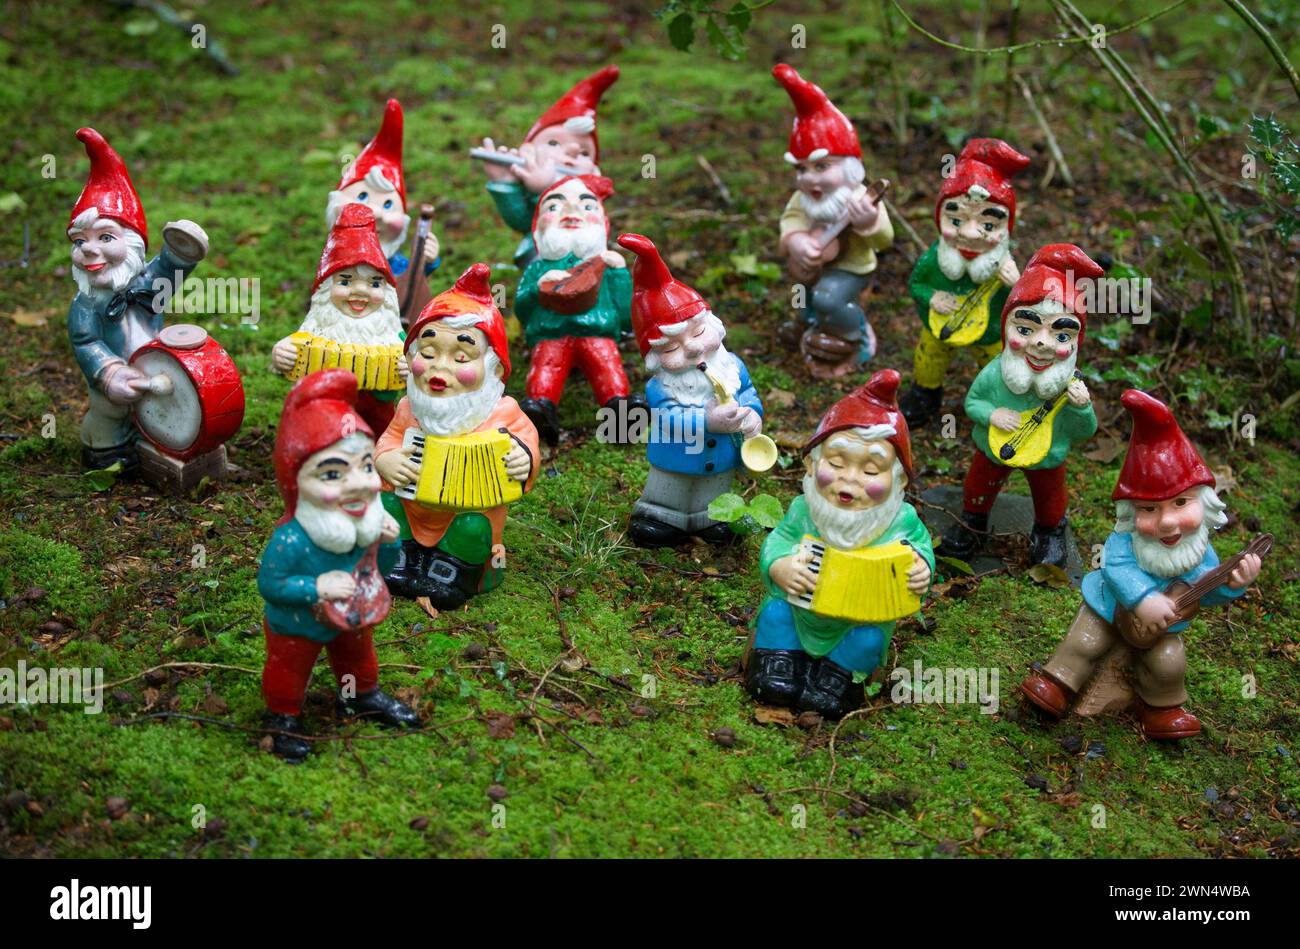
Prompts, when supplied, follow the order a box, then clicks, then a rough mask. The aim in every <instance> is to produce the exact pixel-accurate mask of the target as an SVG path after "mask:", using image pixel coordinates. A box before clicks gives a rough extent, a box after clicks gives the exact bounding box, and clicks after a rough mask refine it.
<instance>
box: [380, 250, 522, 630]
mask: <svg viewBox="0 0 1300 949" xmlns="http://www.w3.org/2000/svg"><path fill="white" fill-rule="evenodd" d="M406 355H407V361H408V362H409V364H410V375H409V376H408V378H407V380H406V395H405V397H404V398H403V399H402V400H401V401H400V402H399V403H398V404H397V411H396V412H395V413H394V415H393V420H392V422H390V423H389V425H388V429H387V430H386V431H385V432H384V434H383V435H381V436H380V438H379V444H378V446H377V448H376V454H375V467H376V468H378V469H379V473H380V475H381V476H382V477H383V479H384V487H385V490H388V491H392V490H394V489H408V488H409V489H411V490H413V491H415V490H417V489H418V491H417V493H416V494H415V496H414V497H412V498H401V506H402V509H403V511H404V513H405V514H406V519H407V522H408V525H409V526H408V529H407V530H404V531H403V534H404V535H405V534H406V533H408V532H409V534H410V537H409V538H408V537H405V536H404V538H403V541H402V550H401V556H400V557H399V559H398V562H397V563H396V564H395V565H394V566H393V568H392V569H391V570H389V571H386V574H385V575H386V577H387V579H388V585H389V589H390V590H392V592H393V593H394V594H396V595H399V596H406V597H411V598H419V597H428V598H429V602H430V603H431V604H432V605H433V606H434V607H436V608H438V609H440V610H451V609H456V608H458V607H460V606H461V605H462V604H463V603H464V602H465V601H466V600H467V599H468V598H469V597H471V596H474V595H475V594H477V593H479V592H480V591H483V590H490V589H492V588H494V587H496V586H497V585H499V584H500V583H501V580H502V579H503V577H504V575H505V545H504V543H503V540H502V531H503V530H504V528H505V523H506V503H497V504H492V505H490V506H485V507H482V508H474V507H473V506H472V505H468V506H467V505H465V504H448V503H442V502H441V501H439V498H440V497H443V496H445V495H446V493H447V491H448V490H450V489H452V488H457V487H459V486H461V485H464V484H466V483H467V480H468V479H469V477H470V475H473V476H474V477H475V478H476V479H477V480H474V481H473V483H472V486H473V487H475V488H476V489H477V488H478V487H480V486H483V485H484V484H485V483H490V487H491V488H492V491H491V492H488V493H493V492H495V491H498V490H500V491H501V492H502V493H504V489H503V488H502V484H503V482H507V481H513V482H517V483H518V485H519V486H522V490H521V491H520V492H519V493H520V494H522V492H523V491H527V490H531V488H532V485H533V480H534V479H535V478H536V477H537V468H538V438H537V429H536V428H535V427H534V426H533V423H532V422H530V421H529V420H528V416H527V415H525V414H524V413H523V410H521V409H520V408H519V403H517V402H516V401H515V400H514V399H512V398H511V397H510V396H508V395H506V394H505V386H506V379H507V378H509V376H510V352H509V347H508V344H507V342H506V327H505V321H504V320H503V319H502V317H501V312H500V311H499V310H498V309H497V308H496V306H495V304H494V303H493V302H492V287H491V283H490V273H489V270H488V266H487V264H481V263H480V264H474V265H473V266H472V267H470V268H469V269H468V270H466V271H465V272H464V273H463V274H461V276H460V279H459V280H457V281H456V284H455V286H453V287H452V288H451V289H450V290H448V291H446V292H445V293H441V294H439V295H438V296H436V297H434V298H433V300H431V301H430V302H429V304H428V305H427V306H426V307H425V308H424V310H422V311H421V313H420V315H419V317H418V318H417V319H416V320H415V321H414V322H413V323H412V324H411V331H410V332H409V333H408V334H407V337H406ZM408 433H409V434H410V435H412V436H418V437H419V438H420V439H421V441H422V446H418V447H417V446H416V445H415V444H414V443H413V442H412V441H410V440H409V439H408V438H407V435H408ZM480 434H491V435H500V436H501V438H500V439H498V441H499V442H500V443H501V444H503V445H506V446H508V447H507V448H506V450H505V452H504V453H503V454H502V455H501V456H500V457H493V458H492V459H491V460H490V461H482V460H481V459H480V460H479V462H476V463H475V464H474V465H470V464H468V463H467V464H465V465H457V464H452V463H448V464H447V465H446V466H445V467H444V468H441V469H436V470H440V471H442V472H443V473H444V474H445V478H446V479H451V478H453V477H454V476H455V477H457V482H456V483H455V484H448V483H447V481H446V480H443V481H440V482H439V483H438V484H436V485H428V486H426V484H425V482H426V480H427V479H426V478H424V477H423V470H424V469H423V466H422V465H421V464H420V462H418V461H417V460H416V457H415V456H416V455H417V453H418V454H420V455H421V456H422V457H424V458H427V459H432V458H435V457H437V456H438V455H440V454H443V453H444V450H445V452H456V451H459V450H461V447H462V446H464V445H465V444H466V442H467V436H474V435H480ZM472 440H473V439H472V438H471V439H468V441H472ZM476 457H477V456H476ZM426 487H427V488H428V491H429V493H428V496H425V495H424V494H423V492H424V491H425V489H426Z"/></svg>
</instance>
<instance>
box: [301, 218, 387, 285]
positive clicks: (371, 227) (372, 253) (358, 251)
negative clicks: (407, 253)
mask: <svg viewBox="0 0 1300 949" xmlns="http://www.w3.org/2000/svg"><path fill="white" fill-rule="evenodd" d="M357 264H369V265H370V266H372V267H374V268H375V269H376V270H378V271H379V272H380V273H381V274H383V275H384V279H385V280H387V281H388V282H389V283H390V284H392V285H393V286H397V281H396V280H394V279H393V272H392V271H391V270H389V269H388V258H387V257H385V256H384V251H383V248H382V247H380V246H379V238H378V236H376V234H375V212H374V211H372V210H370V208H369V207H367V206H366V205H364V204H356V203H355V202H354V203H352V204H345V205H343V210H342V211H341V212H340V213H339V217H338V220H337V221H335V222H334V226H333V227H331V228H330V235H329V237H327V238H325V249H324V250H322V251H321V255H320V264H319V266H317V268H316V282H315V283H313V284H312V285H311V292H312V293H315V292H316V289H317V287H319V286H320V285H321V283H323V282H324V280H325V278H326V277H328V276H330V275H331V274H334V273H337V272H338V271H340V270H343V269H344V268H346V267H355V266H356V265H357Z"/></svg>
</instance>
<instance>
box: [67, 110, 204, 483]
mask: <svg viewBox="0 0 1300 949" xmlns="http://www.w3.org/2000/svg"><path fill="white" fill-rule="evenodd" d="M77 138H78V139H79V140H80V141H81V142H82V144H84V145H85V146H86V156H87V157H88V158H89V159H90V176H89V177H88V178H87V179H86V186H85V187H84V188H83V189H82V191H81V195H80V196H79V197H78V198H77V203H76V204H75V205H73V208H72V216H71V217H70V219H69V221H68V231H67V233H68V240H69V241H71V243H72V279H73V281H74V282H75V283H76V285H77V295H76V296H75V297H73V299H72V305H71V306H70V307H69V308H68V339H69V341H70V342H71V343H72V352H73V354H74V355H75V356H76V357H77V364H78V365H79V366H80V367H81V371H82V373H83V374H84V375H85V377H86V388H87V390H88V392H89V397H90V405H89V408H88V409H87V410H86V414H85V416H84V417H83V418H82V421H81V463H82V465H84V466H85V467H87V468H107V467H109V466H111V465H113V464H119V463H120V464H121V465H122V472H123V474H129V473H132V472H134V471H135V470H137V469H138V468H139V464H140V460H139V455H138V454H137V451H136V443H137V441H138V440H139V432H138V431H137V429H136V427H135V423H134V422H133V421H132V419H131V407H132V405H134V404H135V403H137V402H139V401H140V399H142V398H143V397H144V396H145V394H146V393H148V392H149V387H150V380H149V376H148V375H147V374H146V373H145V372H142V371H141V370H139V369H137V368H135V367H134V366H132V365H129V360H130V359H131V356H132V355H133V354H134V353H135V351H136V350H137V349H139V348H140V347H141V346H143V345H144V344H145V343H148V342H149V341H150V340H152V339H154V338H156V337H157V336H158V333H159V331H160V330H161V329H162V326H163V315H162V306H163V304H164V303H165V301H166V300H169V299H171V297H172V295H174V294H176V293H179V292H180V289H181V284H182V283H184V281H185V278H186V277H188V276H189V275H190V273H191V272H192V271H193V270H194V267H195V265H196V264H197V263H198V262H199V261H200V260H202V259H203V258H204V257H206V256H207V253H208V235H207V234H205V233H204V231H203V228H201V227H199V226H198V225H197V224H195V223H194V222H193V221H186V220H180V221H171V222H169V223H168V224H167V225H166V226H165V227H164V228H163V249H162V252H161V253H159V254H158V256H156V257H154V258H153V260H150V261H148V262H147V263H146V262H145V252H146V250H147V249H148V246H149V227H148V225H147V224H146V223H145V217H144V206H143V205H142V204H141V203H140V197H139V195H137V194H136V191H135V187H134V186H133V185H132V184H131V177H130V175H128V174H127V171H126V164H125V163H124V162H123V161H122V158H121V156H119V155H118V153H117V152H115V151H114V150H113V148H112V146H110V145H109V144H108V142H107V141H105V140H104V136H102V135H100V134H99V133H98V132H96V131H95V130H94V129H92V128H83V129H78V131H77Z"/></svg>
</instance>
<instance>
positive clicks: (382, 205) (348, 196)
mask: <svg viewBox="0 0 1300 949" xmlns="http://www.w3.org/2000/svg"><path fill="white" fill-rule="evenodd" d="M353 203H357V204H364V205H366V206H367V207H368V208H370V210H371V211H373V212H374V217H375V231H376V234H377V236H378V238H379V244H380V246H381V247H382V248H383V250H384V257H386V258H387V259H388V268H389V270H390V271H392V275H393V276H394V277H400V276H402V274H404V273H406V270H407V268H408V267H409V266H410V265H411V262H410V261H409V260H408V259H407V257H406V255H405V254H403V253H402V247H403V245H404V243H405V241H406V232H407V229H408V228H409V227H410V225H411V215H409V214H408V213H407V212H406V176H405V175H404V174H403V173H402V104H401V103H400V102H398V101H397V100H396V99H389V100H388V105H387V106H386V107H385V108H384V119H383V124H381V125H380V127H379V133H378V134H377V135H375V137H374V138H373V139H371V141H370V143H369V144H368V145H366V147H365V148H363V149H362V150H361V154H360V155H358V156H357V157H356V158H355V159H353V160H352V161H351V162H350V163H349V164H348V166H347V168H345V169H344V170H343V175H342V177H340V178H339V184H338V187H337V188H335V189H334V190H333V191H331V192H330V194H329V200H328V202H327V203H326V205H325V225H326V227H329V228H330V229H331V230H332V229H333V228H334V225H335V223H336V222H337V221H338V219H339V215H340V214H341V213H342V212H343V209H344V208H345V207H347V206H348V205H349V204H353ZM439 253H440V251H439V246H438V238H437V236H436V235H434V234H433V233H432V232H430V233H429V235H428V236H427V237H426V238H425V241H424V260H423V261H422V262H421V263H422V264H423V266H424V275H425V276H426V277H428V276H429V275H430V274H432V273H433V272H434V271H435V270H437V269H438V264H439V263H440V262H441V258H440V257H439Z"/></svg>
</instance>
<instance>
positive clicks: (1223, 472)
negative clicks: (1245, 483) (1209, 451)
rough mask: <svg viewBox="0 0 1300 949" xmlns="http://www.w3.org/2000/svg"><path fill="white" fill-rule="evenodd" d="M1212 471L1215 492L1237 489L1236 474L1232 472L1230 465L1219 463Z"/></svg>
mask: <svg viewBox="0 0 1300 949" xmlns="http://www.w3.org/2000/svg"><path fill="white" fill-rule="evenodd" d="M1213 473H1214V490H1215V491H1216V492H1217V493H1219V494H1226V493H1228V492H1229V491H1235V490H1236V489H1237V476H1236V475H1235V474H1234V473H1233V471H1232V466H1231V465H1219V467H1217V468H1214V469H1213Z"/></svg>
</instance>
